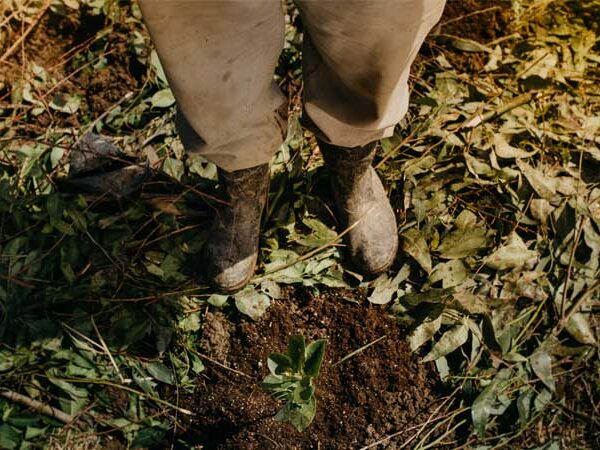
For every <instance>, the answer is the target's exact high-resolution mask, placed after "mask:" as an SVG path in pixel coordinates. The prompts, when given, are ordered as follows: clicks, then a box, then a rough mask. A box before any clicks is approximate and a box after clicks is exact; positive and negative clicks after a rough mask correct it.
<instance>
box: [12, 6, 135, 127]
mask: <svg viewBox="0 0 600 450" xmlns="http://www.w3.org/2000/svg"><path fill="white" fill-rule="evenodd" d="M119 11H120V13H121V14H122V16H123V17H122V20H120V21H118V22H115V23H113V24H108V21H107V19H106V18H105V17H104V16H102V15H91V14H90V13H89V11H88V8H86V7H85V6H83V5H82V6H81V7H80V8H79V9H77V10H71V9H67V11H66V13H65V14H64V15H63V14H58V13H54V12H51V11H50V10H47V11H46V13H45V14H44V16H43V17H42V18H41V19H40V21H39V23H37V24H36V25H35V27H34V28H33V30H32V32H31V34H30V35H29V36H27V39H26V40H25V43H24V45H23V47H22V49H20V50H19V51H16V52H14V53H13V54H12V55H11V56H10V57H9V58H8V59H7V61H6V62H5V63H3V64H0V106H1V105H2V103H5V102H9V101H10V94H11V89H12V86H13V85H14V84H15V83H19V82H21V81H24V80H27V78H28V77H29V76H30V74H29V72H30V68H29V65H30V64H31V63H35V64H37V65H38V66H40V67H42V68H44V69H45V70H46V71H47V72H48V73H49V75H50V76H51V77H52V78H53V79H54V80H56V82H52V83H49V84H48V86H47V87H46V88H47V89H50V88H52V93H51V94H47V93H42V94H43V97H42V98H43V99H44V100H45V102H50V101H51V100H52V96H53V95H56V94H69V95H78V96H80V97H81V98H82V99H84V100H85V101H84V102H82V106H81V111H80V113H79V114H77V115H74V114H70V115H68V114H62V113H57V112H54V111H52V110H50V109H47V110H46V111H45V112H43V113H42V114H40V115H38V116H32V117H31V118H30V120H31V122H32V123H33V125H34V126H35V125H37V126H39V127H48V126H55V127H61V126H75V127H76V126H79V125H80V124H79V123H78V119H77V117H80V116H86V115H87V116H89V117H91V118H96V117H98V116H99V115H100V114H102V113H104V112H106V111H107V110H108V109H110V108H111V107H112V106H113V105H114V104H115V103H116V102H118V101H119V100H121V99H122V98H123V97H124V96H125V95H126V94H127V93H128V92H136V91H137V90H138V89H139V88H140V86H141V85H142V81H143V77H144V76H145V73H146V71H145V68H144V67H143V66H142V65H141V64H140V63H139V62H138V61H137V59H136V57H135V52H134V49H133V45H132V44H131V42H132V37H133V32H134V31H137V29H136V27H135V25H134V24H133V23H132V22H131V21H127V20H125V19H126V18H127V17H128V16H129V15H130V14H131V12H130V8H129V7H123V8H121V9H119ZM105 22H106V23H105ZM20 25H21V24H20V23H18V22H17V21H12V22H9V26H8V27H7V28H6V32H7V33H9V38H8V41H7V42H8V43H9V44H10V43H11V41H12V40H16V39H17V38H18V37H19V36H20V35H21V28H20ZM109 26H110V29H109V28H108V27H109ZM102 30H105V31H106V30H109V32H108V33H107V37H106V40H103V39H95V36H96V34H97V33H98V32H100V31H102ZM6 50H7V45H6V44H5V45H0V53H2V52H3V51H6ZM91 52H93V53H94V57H95V58H96V59H93V60H91V61H85V58H90V55H91ZM101 56H103V57H104V58H105V63H104V64H98V63H99V61H100V59H101V58H100V57H101ZM90 59H91V58H90ZM31 109H32V107H31V108H29V110H31Z"/></svg>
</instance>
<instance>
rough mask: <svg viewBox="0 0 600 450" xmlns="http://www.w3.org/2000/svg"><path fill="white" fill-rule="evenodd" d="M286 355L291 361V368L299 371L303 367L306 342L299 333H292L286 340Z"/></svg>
mask: <svg viewBox="0 0 600 450" xmlns="http://www.w3.org/2000/svg"><path fill="white" fill-rule="evenodd" d="M287 353H288V356H289V358H290V361H291V363H292V370H293V371H294V372H300V370H301V369H302V368H303V367H304V357H305V355H306V342H305V340H304V336H302V335H301V334H294V335H293V336H292V337H291V338H290V341H289V342H288V349H287Z"/></svg>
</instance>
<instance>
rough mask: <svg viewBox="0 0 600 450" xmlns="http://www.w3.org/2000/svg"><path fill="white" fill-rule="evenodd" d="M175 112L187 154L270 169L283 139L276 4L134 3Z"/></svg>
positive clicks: (208, 0)
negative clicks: (173, 100)
mask: <svg viewBox="0 0 600 450" xmlns="http://www.w3.org/2000/svg"><path fill="white" fill-rule="evenodd" d="M140 7H141V9H142V13H143V16H144V21H145V23H146V25H147V27H148V30H149V31H150V35H151V37H152V40H153V41H154V45H155V47H156V50H157V52H158V55H159V57H160V60H161V62H162V63H163V66H164V69H165V73H166V75H167V78H168V79H169V84H170V87H171V89H172V90H173V93H174V94H175V98H176V99H177V105H178V108H179V112H180V115H179V118H178V121H177V122H178V123H177V125H178V128H179V132H180V135H181V138H182V140H183V141H184V146H185V148H186V151H188V152H190V153H199V154H201V155H202V156H204V157H205V158H206V159H208V160H209V161H211V162H214V163H215V164H216V165H217V166H219V167H220V168H222V169H225V170H228V171H233V170H239V169H246V168H248V167H254V166H258V165H260V164H265V163H267V162H269V160H270V159H271V157H272V156H273V154H274V153H275V151H276V150H277V149H278V148H279V146H280V145H281V143H282V142H283V140H284V138H285V132H286V130H287V126H286V124H285V112H286V111H287V108H286V99H285V97H284V96H283V95H282V94H281V92H280V91H279V89H278V87H277V85H276V84H275V83H274V81H273V72H274V70H275V67H276V65H277V61H278V58H279V55H280V53H281V50H282V48H283V43H284V19H283V15H282V12H281V7H280V4H279V0H252V1H248V0H140Z"/></svg>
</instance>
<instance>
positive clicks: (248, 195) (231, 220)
mask: <svg viewBox="0 0 600 450" xmlns="http://www.w3.org/2000/svg"><path fill="white" fill-rule="evenodd" d="M219 180H220V182H221V185H222V189H223V192H224V194H225V195H224V197H225V198H224V200H225V201H226V202H227V203H228V204H227V205H225V204H219V206H218V208H217V216H216V217H215V221H214V223H213V227H212V230H211V233H210V235H209V241H208V243H207V244H206V247H205V251H204V261H205V263H206V266H207V273H208V276H209V277H210V278H209V279H210V281H211V283H212V284H213V285H214V286H215V287H216V288H218V289H219V290H221V291H223V292H225V293H231V292H235V291H237V290H239V289H241V288H243V287H244V286H246V284H248V282H249V281H250V279H251V278H252V275H253V274H254V270H255V269H256V259H257V256H258V237H259V232H260V220H261V216H262V212H263V209H264V207H265V202H266V199H267V191H268V186H269V166H268V164H264V165H262V166H256V167H252V168H250V169H243V170H237V171H235V172H225V171H224V170H220V169H219Z"/></svg>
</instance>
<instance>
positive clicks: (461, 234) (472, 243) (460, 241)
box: [437, 225, 490, 259]
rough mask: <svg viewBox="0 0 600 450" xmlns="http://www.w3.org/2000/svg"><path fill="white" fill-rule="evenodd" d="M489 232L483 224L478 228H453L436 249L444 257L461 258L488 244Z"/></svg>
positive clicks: (476, 251)
mask: <svg viewBox="0 0 600 450" xmlns="http://www.w3.org/2000/svg"><path fill="white" fill-rule="evenodd" d="M489 242H490V232H489V231H488V230H486V229H485V227H484V226H483V225H479V227H478V228H470V229H469V228H467V229H464V230H460V229H459V230H455V231H452V232H450V233H449V234H447V235H446V236H445V237H444V240H443V241H442V243H441V245H440V246H439V247H438V249H437V251H438V253H439V254H440V256H441V257H442V258H445V259H461V258H465V257H467V256H474V255H476V254H477V253H478V252H479V251H480V250H481V249H483V248H486V247H488V246H489Z"/></svg>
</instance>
